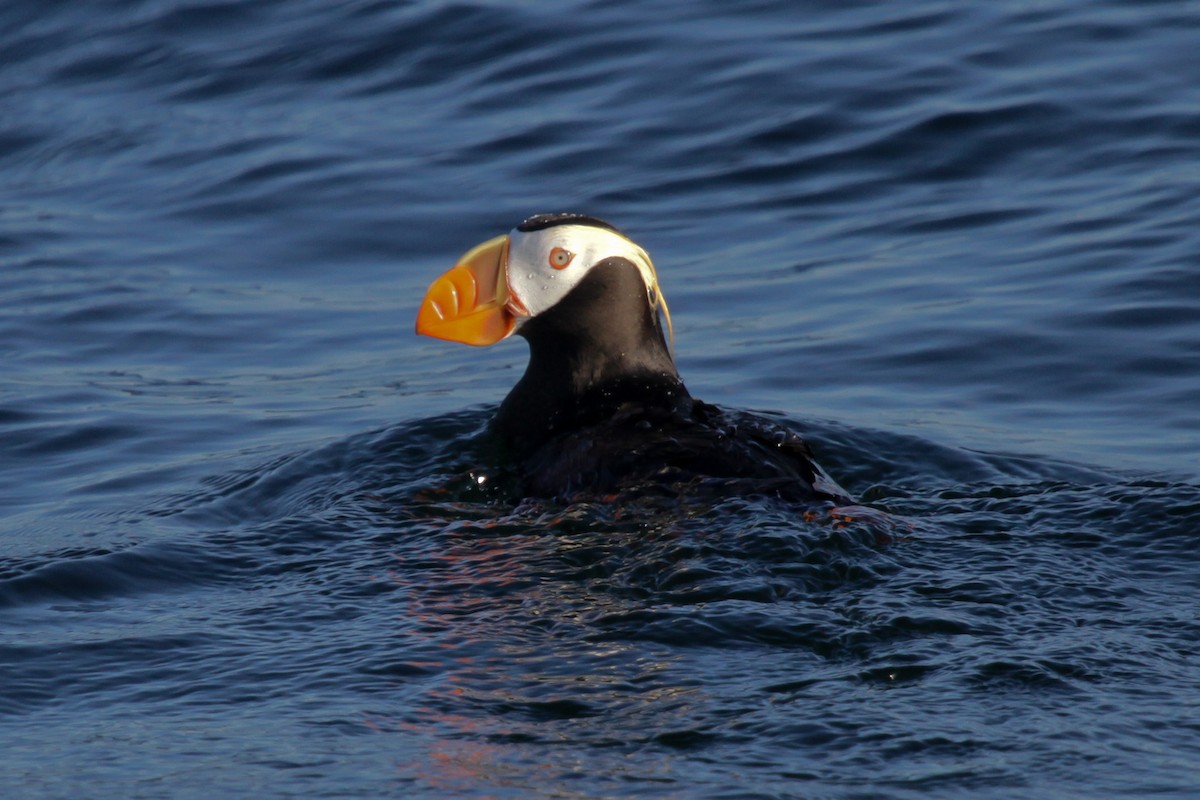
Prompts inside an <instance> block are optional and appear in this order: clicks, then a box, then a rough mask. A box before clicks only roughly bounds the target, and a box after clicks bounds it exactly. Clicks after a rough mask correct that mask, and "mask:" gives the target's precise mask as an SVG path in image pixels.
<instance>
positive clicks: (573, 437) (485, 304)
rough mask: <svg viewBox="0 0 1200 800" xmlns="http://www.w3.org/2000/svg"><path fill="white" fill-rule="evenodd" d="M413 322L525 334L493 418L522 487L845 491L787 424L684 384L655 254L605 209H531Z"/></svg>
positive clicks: (444, 334) (459, 270) (470, 255)
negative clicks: (520, 371)
mask: <svg viewBox="0 0 1200 800" xmlns="http://www.w3.org/2000/svg"><path fill="white" fill-rule="evenodd" d="M664 321H665V327H666V331H667V335H664ZM416 328H417V333H419V334H424V335H426V336H432V337H435V338H439V339H447V340H450V341H456V342H463V343H466V344H470V345H477V346H485V345H491V344H494V343H496V342H498V341H500V340H502V339H505V338H507V337H509V336H511V335H512V334H514V333H515V334H518V335H520V336H523V337H524V338H525V339H526V340H527V341H528V342H529V364H528V367H527V368H526V370H525V374H524V376H523V377H522V378H521V379H520V381H518V382H517V385H516V386H515V387H513V389H512V391H511V392H510V393H509V395H508V396H507V397H506V398H505V399H504V401H503V402H502V403H501V404H500V408H499V410H498V411H497V412H496V415H495V417H494V418H493V419H492V421H491V423H490V428H489V432H490V434H491V435H492V436H493V437H494V438H495V440H496V441H497V444H498V446H499V449H500V451H501V453H502V457H503V459H504V461H505V462H506V463H508V464H510V465H512V466H513V467H514V468H515V471H516V472H517V473H518V475H519V480H520V483H521V486H520V491H521V492H522V493H523V494H525V495H527V496H536V497H558V498H571V497H575V496H578V495H580V494H581V493H597V494H612V493H617V492H621V491H625V490H629V489H647V488H655V487H658V488H668V487H670V488H679V487H686V486H697V485H702V486H707V487H712V488H715V489H716V490H718V491H719V492H720V493H721V494H739V495H760V494H766V495H775V496H779V497H783V498H785V499H790V500H796V501H802V502H806V503H813V502H823V501H828V502H833V503H835V504H844V503H849V502H851V501H850V498H849V496H848V495H847V494H846V492H845V491H844V490H842V489H841V488H840V487H839V486H838V485H837V484H836V483H835V482H834V481H833V480H832V479H830V478H829V476H828V475H826V474H825V472H824V471H823V470H822V469H821V468H820V467H819V466H818V465H817V463H816V462H815V461H814V460H813V457H812V453H811V451H810V450H809V447H808V445H807V444H806V443H805V442H804V441H803V440H802V439H801V438H800V437H799V436H797V435H796V434H795V433H793V432H791V431H789V430H787V429H786V428H783V427H781V426H779V425H777V424H775V423H773V422H771V421H769V420H766V419H763V418H761V417H757V416H755V415H752V414H749V413H745V412H737V411H729V410H725V409H721V408H718V407H717V406H714V405H711V404H709V403H705V402H702V401H700V400H697V399H695V398H693V397H692V396H691V395H690V394H689V393H688V390H687V388H686V387H685V386H684V385H683V381H682V380H681V379H680V377H679V372H678V371H677V370H676V368H675V360H674V358H673V356H672V352H671V348H670V347H668V344H667V339H668V335H669V336H670V338H671V341H672V344H673V343H674V335H673V330H672V327H671V316H670V312H669V310H668V309H667V304H666V301H665V299H664V298H663V294H662V289H661V288H660V286H659V282H658V276H657V275H656V273H655V271H654V265H653V263H652V262H651V261H650V256H648V255H647V254H646V251H645V250H643V249H642V248H641V247H639V246H638V245H637V244H635V243H634V242H633V241H631V240H630V239H629V238H628V237H626V236H625V235H624V234H622V233H621V232H620V231H619V230H617V229H616V228H615V227H613V226H612V225H610V224H608V223H607V222H604V221H603V220H599V219H596V218H595V217H590V216H586V215H583V214H538V215H536V216H533V217H530V218H528V219H526V220H525V221H524V222H522V223H521V224H520V225H518V226H517V227H516V228H514V229H513V230H512V231H511V232H509V233H508V234H506V235H504V236H498V237H496V238H494V239H491V240H489V241H486V242H484V243H483V244H480V245H478V246H477V247H475V248H473V249H471V250H469V251H468V252H467V253H466V254H465V255H464V256H463V257H462V258H461V259H459V261H458V263H457V264H456V265H455V266H454V267H453V268H452V269H451V270H449V271H448V272H446V273H445V274H444V275H442V276H441V277H440V278H438V279H437V280H436V281H434V283H433V284H432V285H431V286H430V288H429V291H428V293H427V294H426V295H425V299H424V300H423V302H422V303H421V307H420V310H419V311H418V313H417V325H416Z"/></svg>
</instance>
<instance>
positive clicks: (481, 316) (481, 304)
mask: <svg viewBox="0 0 1200 800" xmlns="http://www.w3.org/2000/svg"><path fill="white" fill-rule="evenodd" d="M514 308H520V305H519V304H518V303H515V302H514V301H513V298H512V296H511V295H510V294H509V291H508V237H507V236H497V237H496V238H495V239H489V240H488V241H486V242H484V243H483V244H481V245H478V246H477V247H474V248H472V249H471V250H469V251H467V254H466V255H464V256H463V257H462V258H460V259H459V260H458V263H457V264H455V265H454V267H453V268H452V269H451V270H450V271H449V272H447V273H446V274H444V275H442V276H441V277H440V278H438V279H437V280H436V281H434V282H433V285H432V286H430V287H429V291H428V292H426V293H425V299H424V300H423V301H421V309H420V310H419V311H418V312H417V333H420V334H423V335H425V336H432V337H434V338H435V339H447V340H449V341H452V342H463V343H464V344H471V345H475V346H477V347H483V346H485V345H489V344H495V343H496V342H498V341H500V340H501V339H503V338H505V337H506V336H509V335H510V334H511V333H512V332H513V328H514V327H515V326H516V314H515V313H514Z"/></svg>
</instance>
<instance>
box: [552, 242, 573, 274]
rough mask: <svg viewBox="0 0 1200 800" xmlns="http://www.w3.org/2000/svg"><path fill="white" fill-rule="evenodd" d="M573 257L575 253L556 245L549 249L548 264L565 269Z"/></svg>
mask: <svg viewBox="0 0 1200 800" xmlns="http://www.w3.org/2000/svg"><path fill="white" fill-rule="evenodd" d="M573 258H575V254H574V253H572V252H571V251H570V250H565V249H563V248H561V247H556V248H554V249H553V250H551V251H550V266H552V267H554V268H555V269H566V268H567V267H568V266H569V265H570V263H571V259H573Z"/></svg>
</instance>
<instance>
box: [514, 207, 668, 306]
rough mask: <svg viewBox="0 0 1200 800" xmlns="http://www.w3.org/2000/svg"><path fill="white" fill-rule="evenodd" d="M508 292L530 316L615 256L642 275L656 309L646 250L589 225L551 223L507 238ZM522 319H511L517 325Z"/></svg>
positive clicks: (655, 290) (656, 297) (655, 287)
mask: <svg viewBox="0 0 1200 800" xmlns="http://www.w3.org/2000/svg"><path fill="white" fill-rule="evenodd" d="M509 240H510V241H509V249H508V289H509V291H510V292H511V293H512V295H513V296H514V297H515V298H516V299H517V301H518V302H520V303H521V304H522V305H524V307H525V308H526V309H528V310H529V313H530V315H531V316H535V317H536V316H537V315H538V314H541V313H542V312H543V311H546V310H548V309H550V308H553V307H554V306H555V305H556V304H557V303H558V302H559V301H560V300H562V299H563V298H564V297H565V296H566V295H567V293H568V292H570V291H571V290H572V289H574V288H575V287H576V286H577V285H579V282H580V281H581V280H583V277H584V276H585V275H587V273H588V272H589V271H590V270H591V268H592V267H594V266H595V265H596V264H597V263H599V262H601V261H603V260H604V259H606V258H612V257H614V256H620V257H621V258H625V259H628V260H629V261H630V262H631V263H633V264H634V265H635V266H637V268H638V271H639V272H641V273H642V280H644V281H645V282H646V295H647V298H648V300H649V302H650V304H651V306H652V307H656V306H658V305H659V301H660V299H661V295H660V293H659V291H658V278H657V276H656V275H655V274H654V265H653V264H652V263H651V262H650V256H648V255H647V254H646V251H645V250H643V249H642V248H640V247H638V246H637V245H636V244H634V243H633V242H631V241H629V240H628V239H626V238H625V237H624V236H622V235H620V234H619V233H615V232H614V231H610V230H607V229H605V228H597V227H595V226H594V225H553V226H551V227H549V228H543V229H541V230H537V231H529V232H522V231H519V230H514V231H513V232H512V233H511V234H509ZM521 322H522V320H521V319H518V320H517V325H518V326H519V325H520V324H521Z"/></svg>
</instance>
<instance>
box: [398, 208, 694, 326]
mask: <svg viewBox="0 0 1200 800" xmlns="http://www.w3.org/2000/svg"><path fill="white" fill-rule="evenodd" d="M615 271H621V272H624V273H625V276H624V280H620V279H618V278H616V277H614V276H611V275H610V276H606V275H604V273H609V272H615ZM635 277H636V278H637V280H636V281H635V280H633V278H635ZM635 285H636V286H637V287H638V288H637V290H636V292H634V291H631V289H632V287H634V286H635ZM606 294H611V295H612V296H608V297H606V296H605V295H606ZM568 298H571V299H573V300H574V301H575V302H574V303H567V307H564V308H563V309H562V310H563V311H564V312H565V311H569V310H573V311H575V312H583V313H584V314H585V316H583V317H577V318H576V319H574V320H573V321H574V323H575V325H574V326H572V324H571V323H572V320H571V319H562V320H560V323H561V324H565V325H566V326H567V327H578V328H580V330H584V329H585V326H586V325H588V324H592V325H595V324H596V323H601V327H602V328H610V327H611V326H612V325H620V324H623V323H627V322H628V320H622V319H621V314H622V309H623V308H625V307H628V308H629V309H630V310H631V311H632V310H633V308H634V307H643V308H647V309H649V310H650V313H651V315H652V316H653V317H654V319H655V322H656V326H657V313H658V311H660V310H661V312H662V315H663V318H664V319H665V320H666V325H667V331H668V332H670V331H671V315H670V311H669V310H668V309H667V303H666V300H665V299H664V298H663V295H662V290H661V289H660V288H659V284H658V276H657V275H656V274H655V271H654V264H653V262H651V260H650V256H649V255H647V254H646V251H645V250H643V249H642V248H641V247H639V246H638V245H637V244H635V243H634V242H633V241H632V240H630V239H629V238H628V237H627V236H625V235H624V234H623V233H621V232H620V231H619V230H617V229H616V228H615V227H613V226H612V225H610V224H608V223H607V222H604V221H603V220H600V219H596V218H595V217H589V216H586V215H583V214H538V215H535V216H532V217H530V218H528V219H526V220H525V221H524V222H522V223H521V224H520V225H518V226H517V227H516V228H514V229H513V230H512V231H510V232H509V233H507V234H505V235H504V236H497V237H496V238H494V239H489V240H488V241H486V242H483V243H482V244H479V245H477V246H475V247H473V248H472V249H470V250H468V251H467V252H466V254H464V255H463V256H462V258H460V259H459V260H458V263H457V264H456V265H455V266H454V267H453V268H452V269H450V270H449V271H448V272H446V273H445V274H444V275H442V276H441V277H440V278H438V279H437V280H436V281H434V282H433V284H432V285H431V286H430V287H429V291H428V292H427V293H426V295H425V299H424V301H423V302H422V303H421V308H420V310H419V311H418V313H417V333H419V334H423V335H425V336H432V337H434V338H437V339H447V340H450V341H454V342H463V343H465V344H470V345H476V346H486V345H491V344H495V343H496V342H498V341H500V340H501V339H506V338H508V337H509V336H511V335H512V334H514V333H516V334H519V335H522V336H525V337H526V338H529V339H530V340H531V341H533V340H534V339H535V338H536V332H537V330H538V329H539V327H542V326H541V325H539V324H537V323H536V322H535V321H536V320H539V319H542V318H545V317H550V316H554V315H553V314H552V313H551V312H552V311H554V310H555V309H556V308H559V307H560V306H563V304H564V301H567V300H568ZM589 299H590V300H593V301H594V302H593V303H592V304H591V305H598V306H599V308H600V310H601V311H607V313H608V314H609V315H610V319H608V320H588V319H586V311H585V309H584V308H583V307H582V305H581V304H580V301H586V300H589ZM568 307H573V308H568ZM560 316H562V314H560ZM659 338H661V331H660V335H659Z"/></svg>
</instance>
